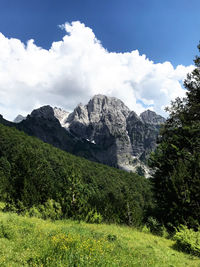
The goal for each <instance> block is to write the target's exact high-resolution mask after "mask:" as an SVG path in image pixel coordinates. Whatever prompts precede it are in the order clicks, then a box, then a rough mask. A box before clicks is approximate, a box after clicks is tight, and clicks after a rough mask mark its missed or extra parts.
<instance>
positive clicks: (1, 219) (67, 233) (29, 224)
mask: <svg viewBox="0 0 200 267" xmlns="http://www.w3.org/2000/svg"><path fill="white" fill-rule="evenodd" d="M173 245H174V241H172V240H168V239H165V238H162V237H158V236H154V235H152V234H150V233H143V232H140V231H138V230H136V229H133V228H130V227H125V226H116V225H105V224H99V225H95V224H86V223H84V222H81V223H78V222H74V221H70V220H64V221H56V222H51V221H45V220H41V219H37V218H28V217H23V216H18V215H16V214H9V213H2V212H0V266H9V267H10V266H14V267H17V266H54V267H55V266H70V267H72V266H74V267H75V266H77V267H78V266H82V267H83V266H84V267H87V266H95V267H96V266H109V267H110V266H120V267H123V266H142V267H143V266H148V267H151V266H152V267H156V266H157V267H165V266H166V267H172V266H174V267H178V266H180V267H184V266H187V267H190V266H191V267H195V266H200V259H199V258H198V257H195V256H191V255H189V254H184V253H182V252H178V251H176V250H174V249H173Z"/></svg>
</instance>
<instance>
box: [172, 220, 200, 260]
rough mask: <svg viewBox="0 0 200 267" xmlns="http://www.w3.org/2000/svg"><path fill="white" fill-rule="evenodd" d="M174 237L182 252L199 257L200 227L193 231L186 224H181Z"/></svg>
mask: <svg viewBox="0 0 200 267" xmlns="http://www.w3.org/2000/svg"><path fill="white" fill-rule="evenodd" d="M174 239H175V240H176V247H177V248H178V249H180V250H182V251H184V252H187V253H191V254H193V255H196V256H199V257H200V229H199V230H198V231H194V230H192V229H188V228H187V226H183V225H181V226H180V227H179V228H178V231H177V232H176V234H175V236H174Z"/></svg>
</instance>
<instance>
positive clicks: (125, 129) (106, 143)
mask: <svg viewBox="0 0 200 267" xmlns="http://www.w3.org/2000/svg"><path fill="white" fill-rule="evenodd" d="M164 122H165V119H164V118H163V117H161V116H160V115H157V114H156V113H155V112H153V111H150V110H147V111H145V112H143V113H142V114H140V116H138V115H137V114H136V113H135V112H134V111H131V110H130V109H129V108H128V107H127V106H126V105H125V104H124V103H123V102H122V101H121V100H119V99H117V98H115V97H107V96H104V95H95V96H94V97H93V98H92V99H91V100H90V101H89V102H88V104H86V105H82V104H79V105H78V106H77V107H76V108H75V109H74V111H73V112H72V113H69V112H67V111H65V110H63V109H60V108H52V107H50V106H43V107H41V108H39V109H36V110H33V111H32V113H31V114H30V115H28V116H27V117H26V119H23V120H22V121H21V122H19V123H17V124H16V123H15V125H14V126H15V127H17V128H18V129H20V130H23V131H24V132H26V133H27V134H29V135H32V136H36V137H38V138H40V139H41V140H43V141H44V142H47V143H50V144H52V145H54V146H56V147H58V148H60V149H62V150H65V151H68V152H70V153H73V154H75V155H79V156H83V157H85V158H87V159H89V160H92V161H96V162H100V163H103V164H107V165H110V166H113V167H117V168H121V169H124V170H127V171H137V170H138V168H139V169H140V171H141V169H142V172H143V173H144V174H145V175H146V176H148V172H149V169H148V168H147V165H146V160H147V159H148V157H149V154H150V152H151V151H153V150H154V149H155V147H156V139H157V136H158V133H159V129H160V127H161V125H162V124H163V123H164Z"/></svg>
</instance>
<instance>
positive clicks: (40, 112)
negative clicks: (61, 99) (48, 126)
mask: <svg viewBox="0 0 200 267" xmlns="http://www.w3.org/2000/svg"><path fill="white" fill-rule="evenodd" d="M30 117H32V118H33V117H34V118H41V119H53V120H54V119H55V116H54V110H53V108H52V107H51V106H49V105H47V106H43V107H41V108H38V109H34V110H33V111H32V112H31V114H30Z"/></svg>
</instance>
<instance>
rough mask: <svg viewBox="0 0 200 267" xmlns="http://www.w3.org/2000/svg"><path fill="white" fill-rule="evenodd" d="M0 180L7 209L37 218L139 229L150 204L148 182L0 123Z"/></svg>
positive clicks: (150, 197) (0, 188) (1, 194)
mask: <svg viewBox="0 0 200 267" xmlns="http://www.w3.org/2000/svg"><path fill="white" fill-rule="evenodd" d="M0 181H1V182H0V198H1V200H2V201H4V202H6V203H7V205H6V208H5V209H6V210H14V211H17V212H18V213H22V214H23V213H27V212H29V213H30V214H31V215H37V216H40V217H42V218H52V219H61V218H74V219H79V220H80V219H82V220H86V221H89V222H95V221H96V222H100V221H102V220H103V221H106V222H116V223H125V224H132V225H139V224H141V223H142V221H144V220H145V218H146V216H147V215H148V212H149V210H150V208H151V207H152V202H153V201H152V193H151V186H150V183H149V181H148V180H147V179H145V178H143V177H140V176H138V175H136V174H133V173H127V172H125V171H122V170H118V169H115V168H111V167H108V166H106V165H102V164H98V163H94V162H90V161H88V160H86V159H84V158H80V157H76V156H73V155H71V154H69V153H67V152H64V151H61V150H59V149H57V148H55V147H53V146H51V145H49V144H46V143H43V142H42V141H40V140H39V139H37V138H34V137H30V136H28V135H26V134H24V133H23V132H21V131H18V130H16V129H15V128H13V127H7V126H4V125H2V124H0Z"/></svg>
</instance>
